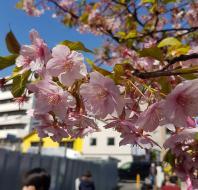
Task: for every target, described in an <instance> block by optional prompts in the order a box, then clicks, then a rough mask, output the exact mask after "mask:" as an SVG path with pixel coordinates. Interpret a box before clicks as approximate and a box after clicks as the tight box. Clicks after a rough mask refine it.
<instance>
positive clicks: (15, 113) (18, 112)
mask: <svg viewBox="0 0 198 190" xmlns="http://www.w3.org/2000/svg"><path fill="white" fill-rule="evenodd" d="M26 112H27V110H17V111H9V112H0V116H4V115H6V116H12V115H27V113H26Z"/></svg>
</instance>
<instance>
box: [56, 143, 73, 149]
mask: <svg viewBox="0 0 198 190" xmlns="http://www.w3.org/2000/svg"><path fill="white" fill-rule="evenodd" d="M59 146H60V147H65V146H67V148H71V149H73V147H74V142H73V141H69V142H60V143H59Z"/></svg>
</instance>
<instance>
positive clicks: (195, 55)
mask: <svg viewBox="0 0 198 190" xmlns="http://www.w3.org/2000/svg"><path fill="white" fill-rule="evenodd" d="M190 59H198V53H193V54H190V55H180V56H179V57H175V58H173V59H171V60H167V62H168V64H167V65H166V66H165V67H164V68H163V69H162V71H164V70H166V69H167V68H168V67H170V66H171V65H173V64H175V63H177V62H179V61H187V60H190Z"/></svg>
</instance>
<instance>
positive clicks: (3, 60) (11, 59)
mask: <svg viewBox="0 0 198 190" xmlns="http://www.w3.org/2000/svg"><path fill="white" fill-rule="evenodd" d="M17 57H18V55H16V54H13V55H8V56H5V57H1V56H0V70H3V69H5V68H7V67H9V66H11V65H14V64H15V59H16V58H17Z"/></svg>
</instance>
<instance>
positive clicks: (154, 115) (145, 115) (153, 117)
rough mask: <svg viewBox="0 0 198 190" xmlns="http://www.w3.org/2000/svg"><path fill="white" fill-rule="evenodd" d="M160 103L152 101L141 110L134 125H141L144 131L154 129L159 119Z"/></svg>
mask: <svg viewBox="0 0 198 190" xmlns="http://www.w3.org/2000/svg"><path fill="white" fill-rule="evenodd" d="M161 117H162V116H161V108H160V103H159V102H157V103H154V104H152V105H151V106H149V107H148V108H147V110H145V111H144V112H142V113H141V114H140V116H139V118H138V120H137V122H136V125H137V126H139V127H141V128H142V129H143V130H144V131H146V132H152V131H154V130H155V129H156V128H157V127H158V126H159V122H160V120H161Z"/></svg>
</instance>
